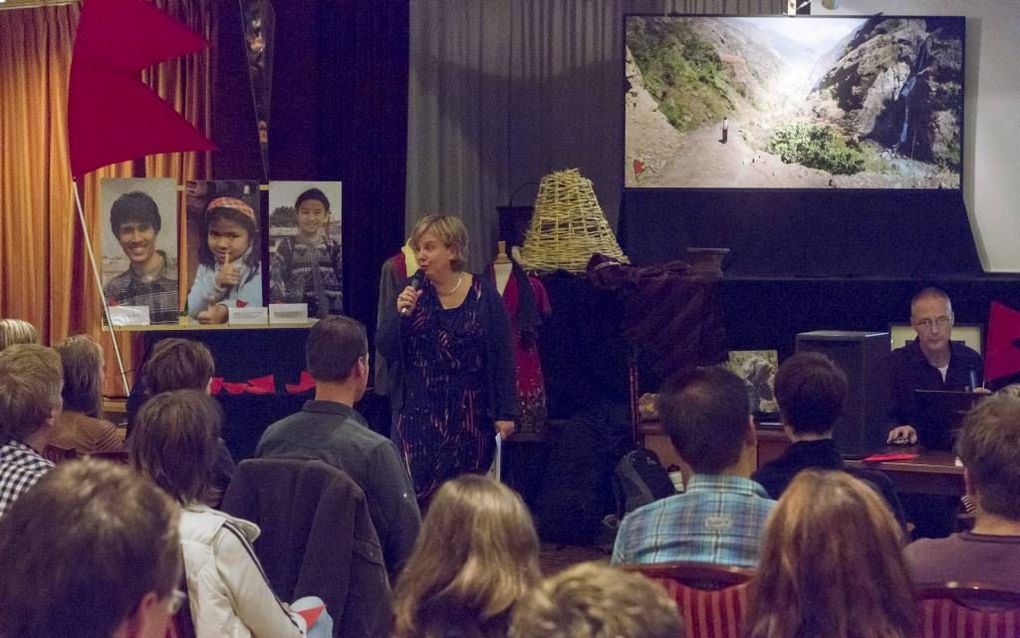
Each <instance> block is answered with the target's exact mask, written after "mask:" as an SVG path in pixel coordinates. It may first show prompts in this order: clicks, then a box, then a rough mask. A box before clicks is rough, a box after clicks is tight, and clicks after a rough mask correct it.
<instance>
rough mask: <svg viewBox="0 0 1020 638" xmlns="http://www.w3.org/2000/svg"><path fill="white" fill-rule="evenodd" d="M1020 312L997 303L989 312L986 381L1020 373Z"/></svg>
mask: <svg viewBox="0 0 1020 638" xmlns="http://www.w3.org/2000/svg"><path fill="white" fill-rule="evenodd" d="M1018 343H1020V312H1017V311H1016V310H1013V309H1012V308H1010V307H1009V306H1006V305H1004V304H1001V303H999V302H997V301H993V302H992V306H991V309H990V310H989V312H988V338H987V339H985V371H984V372H985V381H986V382H987V381H994V380H996V379H1001V378H1003V377H1008V376H1011V375H1014V374H1016V373H1017V372H1020V347H1018Z"/></svg>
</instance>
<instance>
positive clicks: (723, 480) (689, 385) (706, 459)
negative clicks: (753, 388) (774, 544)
mask: <svg viewBox="0 0 1020 638" xmlns="http://www.w3.org/2000/svg"><path fill="white" fill-rule="evenodd" d="M750 407H751V406H750V399H749V398H748V394H747V389H746V387H745V385H744V382H743V381H742V380H741V379H740V378H739V377H737V376H736V375H734V374H733V373H732V372H729V371H727V370H724V369H722V368H698V369H694V370H690V371H685V372H681V373H680V374H678V375H677V376H675V377H673V378H672V379H670V380H669V381H667V382H666V383H665V384H664V386H663V388H662V390H661V392H660V394H659V402H658V408H659V415H660V417H661V418H662V423H663V425H664V426H665V428H666V431H667V432H668V433H669V438H670V441H672V443H673V446H674V447H675V448H676V451H677V453H678V454H679V455H680V458H682V459H683V460H684V461H685V462H686V463H687V464H688V465H690V467H691V468H692V469H693V470H694V476H692V477H691V478H690V480H689V481H688V483H687V490H686V491H685V492H684V493H683V494H677V495H675V496H670V497H668V498H664V499H661V500H659V501H655V502H653V503H649V504H648V505H645V506H644V507H640V508H638V509H636V510H634V511H633V512H631V513H630V514H628V515H627V516H626V518H624V519H623V523H622V524H621V525H620V530H619V532H618V534H617V536H616V545H615V546H614V548H613V561H612V562H613V563H665V562H672V561H681V562H694V563H712V564H716V565H728V566H732V567H752V568H753V567H755V566H757V564H758V544H759V541H760V539H761V535H762V532H763V531H764V529H765V520H766V518H768V515H769V512H771V511H772V508H773V507H775V505H776V502H775V501H773V500H771V499H770V498H769V497H768V494H767V493H766V492H765V489H764V488H763V487H762V486H761V485H759V484H757V483H755V482H754V481H752V480H751V479H750V476H751V472H752V471H753V470H754V468H755V465H756V462H757V440H756V437H755V431H754V421H753V419H752V417H751V410H750Z"/></svg>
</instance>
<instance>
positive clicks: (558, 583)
mask: <svg viewBox="0 0 1020 638" xmlns="http://www.w3.org/2000/svg"><path fill="white" fill-rule="evenodd" d="M682 625H683V623H682V622H681V620H680V614H679V612H678V611H677V607H676V603H675V602H673V601H672V600H670V598H669V596H668V595H666V591H665V590H664V589H663V588H662V587H660V586H659V585H657V584H655V583H653V582H652V581H650V580H648V579H647V578H645V577H644V576H642V575H641V574H638V573H636V572H625V571H622V570H619V569H616V568H614V567H610V566H608V565H603V564H600V563H581V564H580V565H574V566H573V567H570V568H568V569H566V570H564V571H562V572H560V573H559V574H556V575H555V576H551V577H550V578H547V579H546V580H545V582H543V583H542V585H541V586H540V587H538V588H536V589H535V590H534V591H532V592H531V594H529V595H528V596H527V597H525V598H524V600H522V601H521V602H519V603H518V604H517V606H516V607H515V608H514V614H513V620H512V621H511V623H510V638H677V637H678V636H683V626H682Z"/></svg>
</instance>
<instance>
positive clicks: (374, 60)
mask: <svg viewBox="0 0 1020 638" xmlns="http://www.w3.org/2000/svg"><path fill="white" fill-rule="evenodd" d="M273 7H274V8H275V12H276V25H275V37H276V39H275V42H274V43H273V47H274V51H273V78H272V90H273V95H272V102H271V108H270V122H269V162H268V164H269V175H268V176H265V175H263V170H262V160H261V156H260V151H259V145H258V134H257V128H256V124H255V109H254V105H253V102H252V99H251V94H252V93H251V88H250V84H249V83H248V71H247V66H246V65H247V62H246V60H245V53H244V39H243V35H242V31H241V18H240V15H239V9H238V3H236V2H221V3H220V4H219V5H218V9H219V11H220V12H221V15H220V21H219V24H220V31H219V34H218V37H217V38H216V46H215V47H214V49H215V50H216V52H217V62H216V71H217V74H216V84H215V90H214V94H213V109H214V117H213V139H214V140H215V141H216V143H217V144H218V145H219V147H220V152H219V153H216V154H215V155H214V176H215V178H217V179H228V178H258V179H260V180H267V179H268V180H340V181H342V182H343V198H342V199H343V202H342V214H343V246H344V297H345V305H346V311H347V314H349V315H351V316H353V317H354V318H356V319H358V320H359V321H361V322H362V323H364V324H365V326H366V327H367V328H368V330H369V332H370V336H371V333H372V332H374V327H375V313H376V298H377V297H378V287H379V264H381V263H382V262H383V261H384V260H385V259H386V258H387V257H389V256H390V255H391V254H393V253H394V252H395V251H396V250H397V249H398V248H399V247H400V245H401V244H402V243H403V239H404V237H403V222H404V189H405V176H406V172H407V82H408V46H409V40H408V38H409V28H410V22H409V13H410V2H409V1H408V0H392V1H387V2H363V1H361V0H274V2H273ZM263 237H264V238H265V235H263Z"/></svg>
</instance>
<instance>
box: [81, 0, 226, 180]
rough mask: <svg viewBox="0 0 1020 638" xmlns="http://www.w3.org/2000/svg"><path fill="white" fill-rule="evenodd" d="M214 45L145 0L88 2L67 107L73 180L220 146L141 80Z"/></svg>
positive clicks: (97, 0)
mask: <svg viewBox="0 0 1020 638" xmlns="http://www.w3.org/2000/svg"><path fill="white" fill-rule="evenodd" d="M207 45H208V43H207V42H206V41H205V40H203V39H202V38H200V37H199V36H197V35H196V34H194V33H192V32H191V31H189V30H188V29H187V27H185V26H184V25H182V24H181V23H179V22H177V21H176V20H174V19H172V18H170V17H169V16H167V15H166V14H164V13H162V12H161V11H159V10H158V9H156V8H155V7H154V6H152V5H151V4H149V3H148V2H146V1H145V0H89V1H88V2H86V3H84V6H83V7H82V12H81V19H80V21H79V25H78V33H77V36H76V40H75V45H74V57H73V60H72V63H71V81H70V90H69V92H68V105H67V123H68V142H69V144H68V145H69V151H70V159H71V173H72V175H74V176H75V177H78V176H80V175H84V174H85V173H88V172H89V171H93V170H95V169H97V168H100V167H102V166H106V165H107V164H112V163H114V162H122V161H125V160H130V159H134V158H136V157H142V156H145V155H151V154H153V153H167V152H179V151H205V150H210V149H213V148H215V145H213V143H212V142H210V141H209V140H208V139H207V138H206V137H205V136H204V135H202V134H201V133H200V132H199V131H198V130H197V129H196V128H195V127H194V126H192V125H191V123H189V122H188V121H187V120H185V119H184V118H183V117H181V116H180V115H179V114H178V113H177V112H176V111H175V110H174V109H173V108H172V107H171V106H170V105H169V104H167V103H166V102H164V101H163V100H161V99H160V98H159V97H158V96H156V95H155V94H154V93H153V92H152V91H151V90H150V89H149V87H147V86H146V85H145V84H144V83H143V82H142V81H141V78H140V76H139V72H140V71H141V69H144V68H146V67H148V66H151V65H153V64H155V63H156V62H159V61H161V60H166V59H170V58H174V57H178V56H181V55H185V54H187V53H191V52H194V51H198V50H200V49H201V48H202V47H204V46H207Z"/></svg>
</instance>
